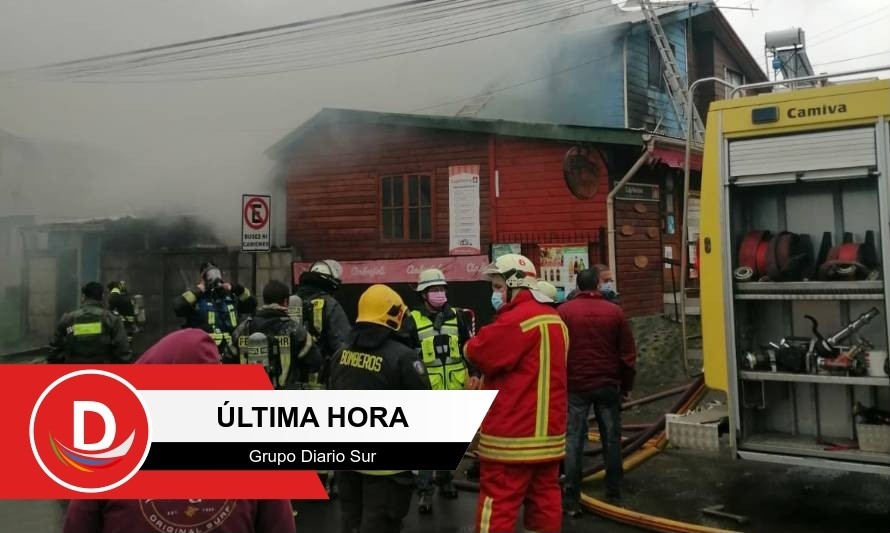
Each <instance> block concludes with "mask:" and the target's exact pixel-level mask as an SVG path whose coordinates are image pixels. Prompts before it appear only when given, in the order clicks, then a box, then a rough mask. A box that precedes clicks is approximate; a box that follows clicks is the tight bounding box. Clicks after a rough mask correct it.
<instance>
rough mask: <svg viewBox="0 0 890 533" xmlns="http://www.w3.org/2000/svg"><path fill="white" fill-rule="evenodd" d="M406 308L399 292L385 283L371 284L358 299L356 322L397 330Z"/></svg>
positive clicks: (400, 325)
mask: <svg viewBox="0 0 890 533" xmlns="http://www.w3.org/2000/svg"><path fill="white" fill-rule="evenodd" d="M407 311H408V308H407V307H405V302H404V301H402V297H401V296H399V293H397V292H396V291H394V290H392V289H390V288H389V287H387V286H386V285H380V284H377V285H371V286H370V287H368V290H366V291H365V292H364V293H362V296H361V298H359V300H358V317H356V320H355V321H356V322H364V323H367V324H379V325H381V326H386V327H388V328H389V329H392V330H394V331H398V330H399V328H401V327H402V319H404V318H405V313H406V312H407Z"/></svg>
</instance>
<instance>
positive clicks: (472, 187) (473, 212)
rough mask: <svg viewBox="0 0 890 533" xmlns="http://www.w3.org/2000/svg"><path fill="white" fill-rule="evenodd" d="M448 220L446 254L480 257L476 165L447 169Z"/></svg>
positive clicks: (480, 244) (477, 170)
mask: <svg viewBox="0 0 890 533" xmlns="http://www.w3.org/2000/svg"><path fill="white" fill-rule="evenodd" d="M448 218H449V235H450V246H449V247H448V253H449V254H451V255H478V254H480V253H482V242H481V239H480V234H481V231H480V229H479V165H463V166H455V167H448Z"/></svg>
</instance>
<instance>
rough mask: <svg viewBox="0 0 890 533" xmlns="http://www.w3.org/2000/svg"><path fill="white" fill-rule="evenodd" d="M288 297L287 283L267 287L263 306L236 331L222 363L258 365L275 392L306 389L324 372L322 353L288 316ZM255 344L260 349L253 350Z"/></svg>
mask: <svg viewBox="0 0 890 533" xmlns="http://www.w3.org/2000/svg"><path fill="white" fill-rule="evenodd" d="M289 296H290V288H289V287H288V286H287V285H285V284H284V283H282V282H280V281H277V280H272V281H270V282H269V283H267V284H266V286H265V287H263V303H264V305H263V306H262V307H260V308H259V309H258V310H257V312H256V314H255V315H254V316H252V317H247V319H246V320H244V321H243V322H241V324H239V325H238V327H237V328H235V331H234V332H233V333H232V346H230V347H229V350H228V351H227V353H226V355H225V356H224V358H223V362H225V363H234V362H241V363H259V364H262V365H263V366H264V367H265V368H266V371H267V372H268V374H269V379H271V380H272V385H273V386H274V387H275V388H276V389H290V390H295V389H305V388H308V382H309V375H310V374H315V373H317V372H318V371H319V370H320V369H321V363H322V359H321V352H319V350H318V347H317V346H316V345H315V343H314V342H313V340H312V336H311V335H309V333H308V332H307V331H306V328H304V327H303V324H298V323H296V322H294V321H293V320H291V318H290V316H288V314H287V304H288V297H289ZM253 341H255V342H257V343H258V345H257V346H252V345H251V342H253ZM236 347H237V348H236Z"/></svg>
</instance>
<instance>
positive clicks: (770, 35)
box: [766, 28, 804, 50]
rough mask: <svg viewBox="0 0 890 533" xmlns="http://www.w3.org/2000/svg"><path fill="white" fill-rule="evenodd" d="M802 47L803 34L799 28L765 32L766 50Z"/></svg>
mask: <svg viewBox="0 0 890 533" xmlns="http://www.w3.org/2000/svg"><path fill="white" fill-rule="evenodd" d="M803 45H804V32H803V30H802V29H801V28H789V29H787V30H779V31H769V32H766V48H767V49H772V50H775V49H777V48H796V47H799V46H803Z"/></svg>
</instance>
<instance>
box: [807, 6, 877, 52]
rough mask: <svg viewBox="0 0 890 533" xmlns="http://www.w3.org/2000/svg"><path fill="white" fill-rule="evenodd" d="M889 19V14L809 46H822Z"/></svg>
mask: <svg viewBox="0 0 890 533" xmlns="http://www.w3.org/2000/svg"><path fill="white" fill-rule="evenodd" d="M887 17H890V13H887V14H886V15H882V16H880V17H877V18H874V19H872V20H870V21H868V22H866V23H863V24H860V25H858V26H853V27H852V28H847V29H846V30H844V31H842V32H841V33H838V34H835V35H831V36H829V37H826V38H824V39H816V41H815V42H811V43H809V45H808V46H816V45H820V44H824V43H827V42H828V41H833V40H834V39H837V38H838V37H844V36H846V35H847V34H848V33H850V32H851V31H853V30H858V29H859V28H864V27H866V26H871V25H872V24H874V23H876V22H880V21H881V20H883V19H885V18H887Z"/></svg>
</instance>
